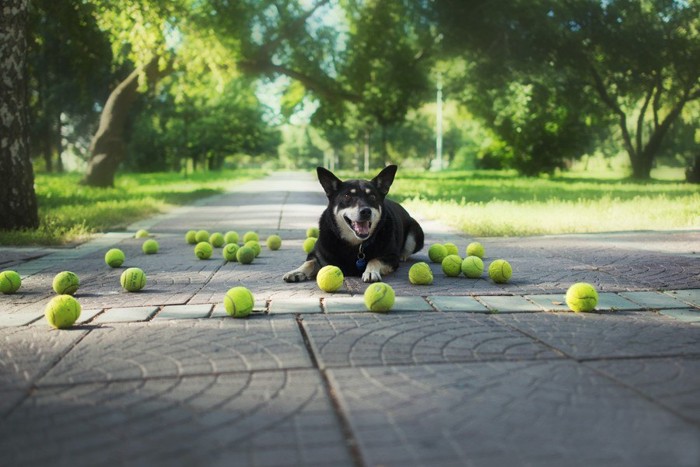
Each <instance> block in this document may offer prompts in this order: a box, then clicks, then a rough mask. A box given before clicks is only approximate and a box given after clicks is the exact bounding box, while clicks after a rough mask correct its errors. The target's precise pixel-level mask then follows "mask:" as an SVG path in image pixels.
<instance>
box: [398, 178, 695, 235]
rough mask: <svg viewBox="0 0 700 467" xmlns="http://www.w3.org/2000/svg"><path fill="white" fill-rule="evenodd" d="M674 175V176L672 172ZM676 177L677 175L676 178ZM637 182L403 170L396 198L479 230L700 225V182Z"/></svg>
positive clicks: (528, 232)
mask: <svg viewBox="0 0 700 467" xmlns="http://www.w3.org/2000/svg"><path fill="white" fill-rule="evenodd" d="M669 175H670V176H669ZM674 175H675V176H676V180H673V179H672V178H673V176H674ZM652 176H655V177H658V178H659V179H656V180H653V181H650V182H647V183H640V182H633V181H630V180H628V179H624V178H623V177H622V176H620V175H618V176H615V175H614V174H610V173H596V174H591V173H590V172H587V173H575V174H566V175H562V176H558V177H534V178H526V177H520V176H518V175H516V174H515V173H511V172H500V171H498V172H487V171H454V172H453V171H449V172H441V173H436V172H423V173H410V172H399V174H398V175H397V178H396V181H395V182H394V185H393V186H392V188H391V192H390V195H389V196H390V197H391V198H392V199H395V200H397V201H400V202H402V204H403V205H404V206H405V207H406V208H407V209H408V210H409V211H410V212H411V213H413V214H416V215H420V216H423V217H427V218H430V219H439V220H441V221H443V222H444V223H446V224H448V225H451V226H453V227H456V228H457V229H459V230H461V231H463V232H465V233H467V234H469V235H473V236H523V235H541V234H561V233H583V232H612V231H623V230H663V229H679V228H700V186H698V185H691V184H686V183H683V182H681V181H680V177H681V174H680V173H675V174H669V173H668V171H667V172H666V173H662V172H659V173H653V174H652Z"/></svg>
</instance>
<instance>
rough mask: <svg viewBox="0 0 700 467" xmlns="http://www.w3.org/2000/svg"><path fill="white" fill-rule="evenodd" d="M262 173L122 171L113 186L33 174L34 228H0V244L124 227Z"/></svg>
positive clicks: (81, 236)
mask: <svg viewBox="0 0 700 467" xmlns="http://www.w3.org/2000/svg"><path fill="white" fill-rule="evenodd" d="M262 175H263V171H261V170H236V171H232V170H230V171H221V172H206V173H195V174H192V175H189V176H188V177H187V178H184V177H183V176H182V175H181V174H178V173H152V174H122V175H118V176H117V179H116V183H115V187H114V188H91V187H86V186H82V185H80V184H79V183H78V182H79V181H80V178H81V175H79V174H60V175H56V174H38V175H37V176H36V179H35V186H36V194H37V201H38V203H39V219H40V226H39V228H38V229H35V230H22V231H11V232H6V231H0V245H62V244H66V243H76V242H80V241H84V240H86V239H88V238H89V237H90V236H91V235H93V234H95V233H97V232H104V231H118V230H124V229H125V228H126V227H127V226H128V225H129V224H131V223H133V222H136V221H138V220H140V219H143V218H146V217H149V216H152V215H154V214H157V213H160V212H164V211H166V210H168V209H171V208H172V207H174V206H177V205H183V204H187V203H190V202H192V201H194V200H196V199H199V198H203V197H206V196H211V195H214V194H217V193H222V192H223V191H225V190H226V189H227V188H230V187H231V186H233V185H234V184H236V183H240V182H242V181H245V180H250V179H252V178H256V177H260V176H262Z"/></svg>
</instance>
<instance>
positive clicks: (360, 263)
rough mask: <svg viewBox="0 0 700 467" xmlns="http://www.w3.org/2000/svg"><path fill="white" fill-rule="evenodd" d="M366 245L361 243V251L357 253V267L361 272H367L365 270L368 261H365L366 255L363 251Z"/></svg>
mask: <svg viewBox="0 0 700 467" xmlns="http://www.w3.org/2000/svg"><path fill="white" fill-rule="evenodd" d="M364 246H365V244H364V243H360V249H359V250H358V252H357V261H355V267H357V270H358V271H360V272H365V269H366V268H367V260H366V259H365V253H364V251H362V247H364Z"/></svg>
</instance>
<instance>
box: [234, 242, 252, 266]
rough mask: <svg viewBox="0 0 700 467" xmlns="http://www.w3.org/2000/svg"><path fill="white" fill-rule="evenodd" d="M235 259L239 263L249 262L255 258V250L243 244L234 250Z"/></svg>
mask: <svg viewBox="0 0 700 467" xmlns="http://www.w3.org/2000/svg"><path fill="white" fill-rule="evenodd" d="M236 259H237V260H238V262H239V263H241V264H250V263H252V262H253V260H254V259H255V250H253V249H252V248H251V247H249V246H246V245H243V246H242V247H240V248H239V249H238V251H237V252H236Z"/></svg>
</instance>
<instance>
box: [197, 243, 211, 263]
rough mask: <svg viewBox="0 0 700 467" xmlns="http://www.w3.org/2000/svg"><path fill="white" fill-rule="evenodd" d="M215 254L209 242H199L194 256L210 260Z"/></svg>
mask: <svg viewBox="0 0 700 467" xmlns="http://www.w3.org/2000/svg"><path fill="white" fill-rule="evenodd" d="M213 252H214V250H213V249H212V247H211V245H210V244H209V242H199V243H197V246H195V247H194V254H195V256H197V258H199V259H209V258H211V254H212V253H213Z"/></svg>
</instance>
